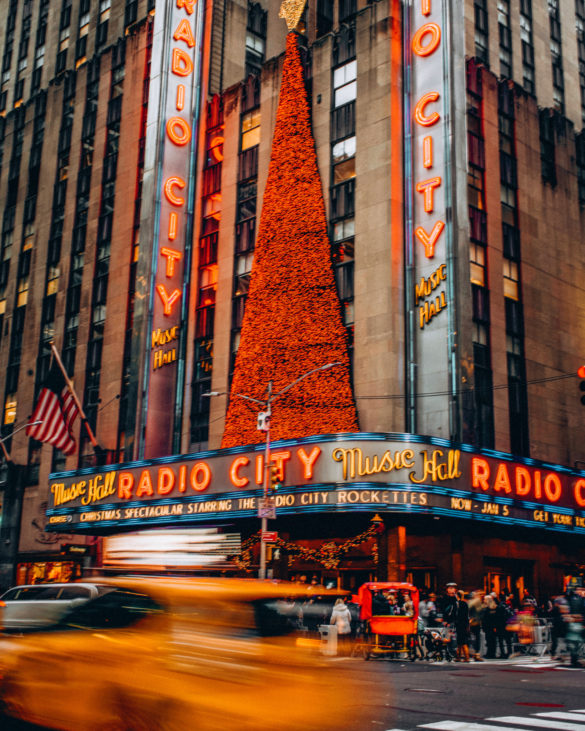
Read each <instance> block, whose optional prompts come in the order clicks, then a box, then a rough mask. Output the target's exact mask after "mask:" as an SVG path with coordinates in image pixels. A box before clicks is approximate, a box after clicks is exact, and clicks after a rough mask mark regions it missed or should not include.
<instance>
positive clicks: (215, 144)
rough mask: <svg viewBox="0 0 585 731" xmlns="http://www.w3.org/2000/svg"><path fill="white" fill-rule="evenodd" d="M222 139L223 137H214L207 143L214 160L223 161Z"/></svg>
mask: <svg viewBox="0 0 585 731" xmlns="http://www.w3.org/2000/svg"><path fill="white" fill-rule="evenodd" d="M223 141H224V138H223V137H214V138H213V139H212V140H211V142H210V143H209V144H210V145H211V154H212V155H213V157H214V158H215V161H216V162H222V161H223Z"/></svg>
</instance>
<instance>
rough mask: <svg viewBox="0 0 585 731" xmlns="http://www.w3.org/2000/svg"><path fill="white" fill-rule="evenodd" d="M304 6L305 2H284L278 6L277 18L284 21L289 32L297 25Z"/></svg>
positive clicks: (295, 0) (293, 0) (303, 0)
mask: <svg viewBox="0 0 585 731" xmlns="http://www.w3.org/2000/svg"><path fill="white" fill-rule="evenodd" d="M306 4H307V0H284V2H283V3H282V5H281V6H280V12H279V13H278V17H279V18H284V19H285V20H286V26H287V28H288V29H289V30H294V29H295V28H296V27H297V25H298V24H299V21H300V19H301V15H302V14H303V10H304V9H305V5H306Z"/></svg>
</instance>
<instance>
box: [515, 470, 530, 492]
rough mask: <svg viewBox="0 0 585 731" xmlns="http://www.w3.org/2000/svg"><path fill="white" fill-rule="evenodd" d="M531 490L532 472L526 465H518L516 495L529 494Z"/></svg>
mask: <svg viewBox="0 0 585 731" xmlns="http://www.w3.org/2000/svg"><path fill="white" fill-rule="evenodd" d="M529 492H530V472H528V470H527V469H525V468H524V467H516V495H528V493H529Z"/></svg>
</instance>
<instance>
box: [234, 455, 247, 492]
mask: <svg viewBox="0 0 585 731" xmlns="http://www.w3.org/2000/svg"><path fill="white" fill-rule="evenodd" d="M249 464H250V460H249V459H248V458H247V457H236V459H234V461H233V462H232V464H231V467H230V480H231V482H232V485H233V486H234V487H246V485H247V484H248V483H249V482H250V480H249V479H248V478H247V477H240V475H239V474H238V470H239V469H240V467H246V466H247V465H249Z"/></svg>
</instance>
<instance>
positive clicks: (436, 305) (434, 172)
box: [406, 0, 453, 436]
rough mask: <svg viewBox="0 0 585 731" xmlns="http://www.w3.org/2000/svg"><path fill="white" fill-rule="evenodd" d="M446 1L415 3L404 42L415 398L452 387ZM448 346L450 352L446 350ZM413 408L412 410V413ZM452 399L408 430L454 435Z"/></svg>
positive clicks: (419, 411) (420, 410) (436, 404)
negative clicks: (409, 145) (450, 433)
mask: <svg viewBox="0 0 585 731" xmlns="http://www.w3.org/2000/svg"><path fill="white" fill-rule="evenodd" d="M446 12H447V9H446V7H445V0H412V2H411V8H410V16H409V21H410V23H409V26H410V27H409V28H408V35H407V37H406V46H407V48H406V54H407V59H406V63H407V64H408V70H409V72H410V77H409V81H410V88H409V90H408V93H409V99H408V108H409V109H410V119H409V120H408V129H409V131H410V136H409V142H410V144H411V157H410V161H411V165H412V168H411V170H410V171H409V172H410V181H409V186H410V190H409V191H408V194H409V196H410V221H409V224H410V225H409V227H408V230H409V237H411V240H410V241H409V242H408V247H407V252H408V256H407V259H408V260H409V265H410V269H409V276H410V281H409V282H408V283H407V287H408V297H409V300H410V303H409V311H410V317H409V323H410V338H412V340H413V343H414V347H413V353H412V355H411V356H410V357H411V363H410V368H409V372H410V373H411V375H410V379H411V380H410V384H409V388H410V391H411V393H412V394H416V393H430V392H437V391H441V392H444V393H447V392H448V390H449V385H450V370H451V362H450V354H449V348H450V342H451V337H450V332H451V322H450V319H451V318H450V312H449V310H450V308H451V307H452V300H451V296H450V294H451V291H452V289H451V287H452V284H453V283H452V282H451V281H449V280H450V279H451V274H452V272H451V268H450V265H449V261H450V239H451V227H452V223H451V219H450V214H449V210H450V194H449V187H450V173H449V164H450V158H449V149H448V145H449V129H450V126H449V119H448V117H449V115H448V109H449V92H448V83H449V54H448V53H447V51H446V48H445V43H446V40H445V39H446V36H447V34H446V33H445V30H446V28H445V23H446V20H445V19H446ZM446 343H447V344H448V345H447V347H445V344H446ZM409 408H410V407H409ZM449 414H450V405H449V403H448V397H433V398H432V399H431V398H426V399H424V404H420V403H418V404H417V405H416V406H415V409H414V414H413V412H412V411H411V421H412V422H413V423H411V424H410V425H409V426H410V428H413V427H414V426H415V425H416V430H417V431H421V432H422V433H424V434H435V435H441V436H449V430H450V425H449V417H447V418H445V417H446V415H449Z"/></svg>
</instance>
